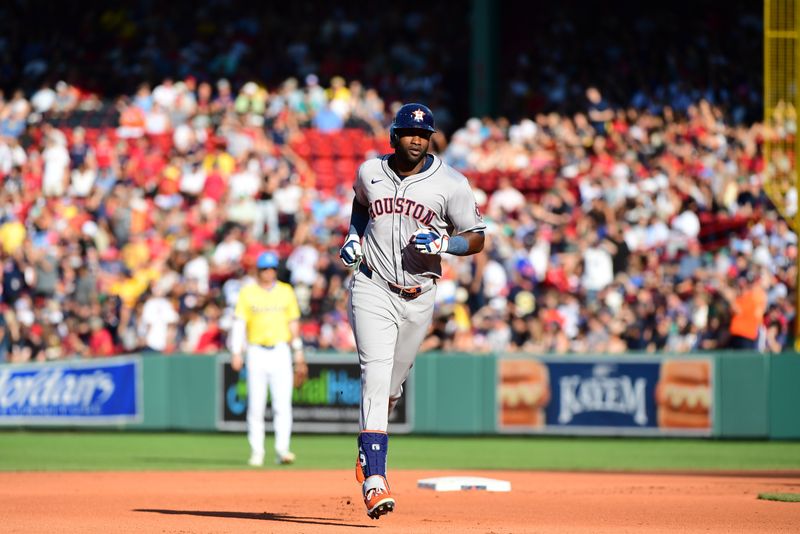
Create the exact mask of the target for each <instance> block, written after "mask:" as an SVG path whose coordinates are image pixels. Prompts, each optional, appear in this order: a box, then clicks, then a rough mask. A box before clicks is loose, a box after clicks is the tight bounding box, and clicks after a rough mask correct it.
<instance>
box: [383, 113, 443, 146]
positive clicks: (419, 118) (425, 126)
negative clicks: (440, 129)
mask: <svg viewBox="0 0 800 534" xmlns="http://www.w3.org/2000/svg"><path fill="white" fill-rule="evenodd" d="M412 128H419V129H420V130H427V131H429V132H435V131H436V123H435V122H434V121H433V112H432V111H431V110H430V108H429V107H428V106H426V105H424V104H415V103H412V104H404V105H403V106H402V107H401V108H400V109H399V110H397V115H395V116H394V120H393V121H392V126H391V127H390V128H389V139H390V140H391V143H392V146H394V145H395V144H396V143H397V139H398V137H397V130H406V129H412Z"/></svg>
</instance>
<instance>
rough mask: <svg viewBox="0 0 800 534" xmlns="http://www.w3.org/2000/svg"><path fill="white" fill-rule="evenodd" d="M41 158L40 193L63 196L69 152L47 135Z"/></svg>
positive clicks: (65, 187) (49, 195)
mask: <svg viewBox="0 0 800 534" xmlns="http://www.w3.org/2000/svg"><path fill="white" fill-rule="evenodd" d="M42 159H43V160H44V176H43V179H42V193H44V196H47V197H61V196H64V193H65V192H66V189H67V180H68V176H69V174H68V171H69V162H70V159H69V152H67V149H66V147H65V146H64V145H63V144H61V143H59V142H58V141H56V140H55V139H54V138H53V137H50V136H49V137H48V140H47V148H45V150H44V152H43V153H42Z"/></svg>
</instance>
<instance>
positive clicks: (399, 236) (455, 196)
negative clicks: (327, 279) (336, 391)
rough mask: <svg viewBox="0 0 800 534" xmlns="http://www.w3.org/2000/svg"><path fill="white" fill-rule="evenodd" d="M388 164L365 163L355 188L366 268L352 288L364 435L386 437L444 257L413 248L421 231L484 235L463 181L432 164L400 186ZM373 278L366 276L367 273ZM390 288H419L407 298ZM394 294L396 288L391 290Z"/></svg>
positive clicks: (426, 321)
mask: <svg viewBox="0 0 800 534" xmlns="http://www.w3.org/2000/svg"><path fill="white" fill-rule="evenodd" d="M388 159H389V156H388V155H387V156H382V157H380V158H375V159H371V160H368V161H366V162H364V163H363V164H362V165H361V167H360V168H359V170H358V176H357V178H356V182H355V185H354V189H355V193H356V198H357V199H358V201H359V202H360V203H361V204H363V205H365V206H367V207H368V208H369V218H370V220H369V223H368V225H367V228H366V231H365V233H364V239H363V245H362V246H363V251H364V258H363V260H362V261H363V262H364V263H365V264H366V265H367V266H368V267H369V270H359V271H356V273H355V274H354V276H353V280H352V283H351V286H350V310H349V316H350V324H351V325H352V327H353V333H354V334H355V338H356V346H357V348H358V356H359V361H360V363H361V430H367V431H380V432H385V431H386V430H387V427H388V424H389V412H390V411H391V408H392V407H393V405H394V403H396V402H397V400H398V399H399V398H400V396H401V394H402V391H403V389H402V385H403V383H404V382H405V380H406V378H407V377H408V374H409V372H410V371H411V367H412V365H413V364H414V359H415V358H416V355H417V351H418V350H419V347H420V344H421V343H422V341H423V340H424V338H425V335H426V334H427V333H428V328H429V327H430V324H431V320H432V318H433V305H434V301H435V295H436V286H435V284H434V283H433V281H432V279H433V280H435V279H436V278H439V277H440V276H441V274H442V267H441V257H440V256H438V255H424V254H420V253H419V252H418V251H417V250H416V249H415V248H414V246H413V245H412V244H411V243H410V240H411V235H412V234H413V233H414V232H415V231H416V230H418V229H420V228H432V229H434V230H436V231H437V232H438V233H439V234H440V235H441V234H445V233H446V234H448V235H456V234H458V233H462V232H466V231H483V230H484V229H485V228H486V225H485V224H484V223H483V220H482V219H481V216H480V213H479V212H478V208H477V204H476V202H475V197H474V195H473V193H472V189H471V188H470V186H469V182H468V181H467V179H466V178H465V177H464V176H463V175H462V174H460V173H459V172H457V171H455V170H454V169H452V168H450V167H448V166H447V165H445V164H444V162H442V160H441V159H439V158H438V157H436V156H433V161H432V164H431V165H430V166H429V167H428V168H427V169H426V170H424V171H423V172H421V173H419V174H416V175H412V176H407V177H405V178H404V179H402V180H401V179H400V177H399V176H397V174H396V173H395V172H394V171H393V170H392V169H391V168H390V167H389V163H388ZM370 270H371V272H370ZM387 283H388V284H394V285H396V286H402V287H414V286H421V287H423V288H425V291H424V292H423V293H421V294H420V295H419V296H417V297H416V298H406V297H403V296H401V295H399V294H398V293H397V292H396V291H392V290H391V287H390V286H389V285H387ZM395 289H396V288H395Z"/></svg>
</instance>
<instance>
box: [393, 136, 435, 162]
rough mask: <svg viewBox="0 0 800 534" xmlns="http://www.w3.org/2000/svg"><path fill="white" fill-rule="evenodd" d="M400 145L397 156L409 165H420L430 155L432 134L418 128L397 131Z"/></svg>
mask: <svg viewBox="0 0 800 534" xmlns="http://www.w3.org/2000/svg"><path fill="white" fill-rule="evenodd" d="M397 137H398V143H397V147H395V154H397V155H398V156H400V157H401V158H403V159H404V160H406V161H407V162H409V163H413V164H416V163H419V162H420V161H421V160H422V158H424V157H425V154H427V153H428V146H429V145H430V142H431V132H429V131H427V130H420V129H417V128H409V129H400V130H397Z"/></svg>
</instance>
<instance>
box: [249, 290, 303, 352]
mask: <svg viewBox="0 0 800 534" xmlns="http://www.w3.org/2000/svg"><path fill="white" fill-rule="evenodd" d="M235 314H236V317H237V318H239V319H243V320H244V322H245V323H246V324H247V342H248V343H250V344H251V345H265V346H268V347H269V346H273V345H277V344H278V343H287V342H289V340H291V338H292V335H291V332H290V331H289V323H290V322H291V321H294V320H296V319H299V318H300V308H299V307H298V306H297V297H296V296H295V294H294V289H293V288H292V286H290V285H289V284H286V283H284V282H276V283H275V285H274V286H272V287H271V288H270V289H264V288H263V287H261V286H260V285H258V284H248V285H246V286H244V287H243V288H242V289H241V290H240V291H239V298H238V300H237V301H236V312H235Z"/></svg>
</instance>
